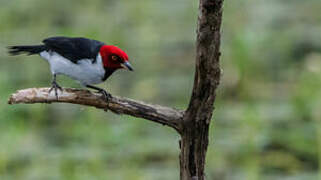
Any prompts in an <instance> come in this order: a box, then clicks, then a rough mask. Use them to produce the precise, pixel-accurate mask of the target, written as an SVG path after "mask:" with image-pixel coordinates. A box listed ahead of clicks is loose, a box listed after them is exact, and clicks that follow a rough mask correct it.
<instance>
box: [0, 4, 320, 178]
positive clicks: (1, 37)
mask: <svg viewBox="0 0 321 180" xmlns="http://www.w3.org/2000/svg"><path fill="white" fill-rule="evenodd" d="M0 5H1V6H0V179H1V180H7V179H8V180H11V179H12V180H15V179H27V180H29V179H30V180H35V179H52V180H55V179H66V180H73V179H77V180H78V179H113V180H118V179H119V180H121V179H130V180H151V179H153V180H163V179H169V180H172V179H173V180H174V179H178V178H179V164H178V154H179V148H178V140H179V136H178V135H177V133H176V132H175V131H174V130H171V129H169V128H166V127H163V126H161V125H158V124H154V123H151V122H149V121H146V120H141V119H136V118H132V117H129V116H119V115H114V114H112V113H111V112H107V113H106V112H103V111H101V110H97V109H94V108H88V107H83V106H78V105H70V104H52V105H45V104H37V105H14V106H9V105H7V99H8V97H9V96H10V94H11V93H13V92H15V91H16V90H18V89H23V88H30V87H44V86H49V84H50V81H51V74H50V71H49V69H48V64H47V62H45V61H44V60H42V59H41V58H39V57H37V56H29V57H27V56H18V57H10V56H8V54H7V50H6V46H8V45H24V44H38V43H39V42H41V40H42V39H44V38H46V37H49V36H56V35H64V36H84V37H88V38H94V39H97V40H101V41H104V42H106V43H109V44H115V45H118V46H119V47H121V48H123V49H125V50H126V51H127V52H128V54H129V56H130V58H131V62H132V64H133V66H134V68H135V70H136V71H135V72H134V73H132V72H126V71H118V72H117V73H115V74H114V75H113V76H112V77H111V78H110V79H108V81H107V82H106V83H104V84H102V85H101V87H104V88H107V89H108V90H109V91H110V92H111V93H112V94H114V95H119V96H126V97H129V98H134V99H139V100H144V101H146V102H150V103H157V104H162V105H168V106H172V107H177V108H181V109H184V108H186V106H187V104H188V101H189V97H190V94H191V89H192V84H193V72H194V57H195V36H196V33H195V31H196V20H197V14H198V1H196V0H175V1H173V0H162V1H156V0H135V1H133V0H121V1H120V0H90V1H85V0H70V1H65V0H55V1H45V0H0ZM320 9H321V1H320V0H305V1H303V0H283V1H282V0H268V1H267V0H265V1H263V0H241V1H238V0H232V1H229V0H226V2H225V5H224V22H223V29H222V32H223V37H222V47H221V49H222V58H221V60H222V61H221V65H222V69H223V77H222V82H221V86H220V88H219V89H218V91H217V94H218V96H217V101H216V103H215V104H216V110H215V112H214V118H213V123H212V125H211V131H210V144H209V149H208V154H207V166H206V174H207V175H206V176H207V179H220V180H225V179H226V180H230V179H231V180H243V179H244V180H247V179H249V180H255V179H269V180H270V179H271V180H274V179H291V180H296V179H298V180H301V179H308V180H310V179H311V180H317V179H319V180H320V179H321V112H320V111H321V108H320V107H321V91H320V89H321V88H320V87H321V70H320V68H321V41H320V40H321V13H320ZM58 82H60V84H61V85H63V86H65V87H79V85H78V84H77V83H75V82H73V81H72V80H70V79H68V78H66V77H62V76H61V77H59V78H58Z"/></svg>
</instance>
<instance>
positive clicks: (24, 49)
mask: <svg viewBox="0 0 321 180" xmlns="http://www.w3.org/2000/svg"><path fill="white" fill-rule="evenodd" d="M8 49H9V53H10V54H11V55H19V54H22V53H27V54H28V55H32V54H39V53H40V52H42V51H44V50H46V46H44V45H36V46H9V47H8Z"/></svg>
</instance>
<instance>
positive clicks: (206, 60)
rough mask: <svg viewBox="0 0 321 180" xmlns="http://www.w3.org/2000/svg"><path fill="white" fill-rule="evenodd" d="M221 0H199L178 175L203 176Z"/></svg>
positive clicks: (216, 75)
mask: <svg viewBox="0 0 321 180" xmlns="http://www.w3.org/2000/svg"><path fill="white" fill-rule="evenodd" d="M222 4H223V0H200V4H199V17H198V28H197V42H196V48H197V49H196V68H195V78H194V87H193V93H192V97H191V100H190V103H189V106H188V109H187V110H186V112H185V114H184V117H183V128H182V130H181V136H182V139H181V142H180V148H181V154H180V168H181V171H180V172H181V179H182V180H191V179H198V180H203V179H205V175H204V166H205V157H206V151H207V146H208V130H209V125H210V122H211V118H212V112H213V108H214V106H213V104H214V101H215V90H216V89H217V87H218V85H219V82H220V66H219V58H220V37H221V36H220V29H221V21H222Z"/></svg>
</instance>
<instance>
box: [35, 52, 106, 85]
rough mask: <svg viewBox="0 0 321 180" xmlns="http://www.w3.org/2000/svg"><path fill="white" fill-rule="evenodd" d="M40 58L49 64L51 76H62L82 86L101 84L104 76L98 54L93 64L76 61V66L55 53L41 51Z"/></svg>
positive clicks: (84, 60) (88, 60)
mask: <svg viewBox="0 0 321 180" xmlns="http://www.w3.org/2000/svg"><path fill="white" fill-rule="evenodd" d="M40 56H41V57H43V58H44V59H45V60H47V61H48V62H49V65H50V70H51V72H52V74H64V75H66V76H69V77H70V78H72V79H74V80H77V81H79V82H80V83H81V84H82V85H90V84H98V83H101V82H102V79H103V77H104V75H105V69H104V68H103V63H102V59H101V56H100V54H98V56H97V58H96V62H95V63H92V60H91V59H83V60H79V61H77V64H76V63H73V62H71V61H70V60H68V59H66V58H64V57H62V56H61V55H59V54H58V53H56V52H48V51H43V52H41V53H40Z"/></svg>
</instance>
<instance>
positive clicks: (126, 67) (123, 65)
mask: <svg viewBox="0 0 321 180" xmlns="http://www.w3.org/2000/svg"><path fill="white" fill-rule="evenodd" d="M121 66H122V67H123V68H125V69H128V70H129V71H134V69H133V68H132V65H130V63H129V62H128V61H126V62H124V63H122V64H121Z"/></svg>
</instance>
